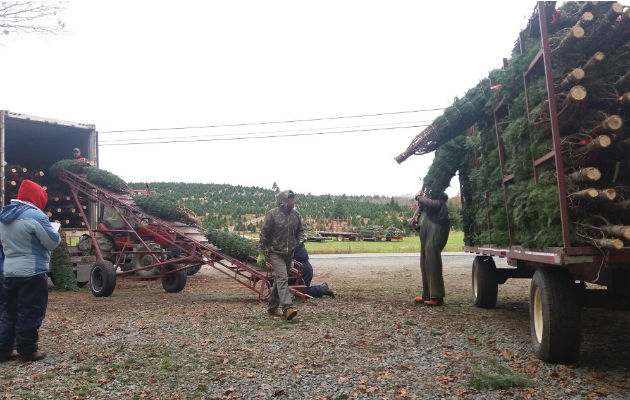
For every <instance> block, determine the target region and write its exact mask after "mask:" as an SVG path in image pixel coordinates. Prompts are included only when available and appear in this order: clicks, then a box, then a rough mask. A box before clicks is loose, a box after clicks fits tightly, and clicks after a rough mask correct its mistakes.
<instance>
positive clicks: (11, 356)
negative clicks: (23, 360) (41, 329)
mask: <svg viewBox="0 0 630 400" xmlns="http://www.w3.org/2000/svg"><path fill="white" fill-rule="evenodd" d="M18 356H19V354H18V353H17V351H15V349H14V350H10V351H3V352H0V362H6V361H13V360H15V359H16V358H18Z"/></svg>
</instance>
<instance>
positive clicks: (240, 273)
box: [60, 170, 309, 299]
mask: <svg viewBox="0 0 630 400" xmlns="http://www.w3.org/2000/svg"><path fill="white" fill-rule="evenodd" d="M60 179H61V180H62V181H63V182H65V183H67V184H68V185H69V186H70V191H71V192H72V196H73V198H74V201H75V202H76V204H77V206H78V209H79V212H80V213H81V217H82V218H83V221H84V222H85V226H86V228H87V230H88V232H89V235H90V238H91V239H92V243H93V247H94V249H95V250H96V253H97V257H98V259H99V260H103V254H102V253H101V251H100V249H99V247H98V245H97V242H96V237H95V235H94V233H95V232H103V233H107V234H114V233H127V234H129V235H131V236H133V237H134V238H135V240H137V243H133V244H131V243H130V244H129V246H128V245H127V244H123V248H122V249H120V250H115V251H113V252H112V253H113V254H115V255H116V261H115V263H114V267H115V268H116V269H117V270H119V267H120V263H121V262H122V261H123V260H124V259H125V257H126V256H133V255H134V254H150V255H151V256H152V257H153V259H154V260H155V261H156V262H155V263H153V264H150V265H146V266H143V267H140V268H135V269H131V270H127V271H120V270H119V271H117V273H116V276H117V277H121V278H130V279H134V278H135V279H137V278H142V279H146V278H162V277H164V276H167V275H171V274H174V273H175V272H177V271H181V270H185V269H189V268H194V267H198V266H201V265H204V264H207V265H210V266H211V267H213V268H214V269H216V270H217V271H220V272H221V273H223V274H225V275H227V276H229V277H230V278H232V279H234V280H236V281H237V282H238V283H240V284H241V285H243V286H245V287H247V288H249V289H251V290H253V291H254V292H256V293H258V297H259V298H261V299H262V298H265V297H268V296H269V294H270V293H271V288H272V283H273V272H272V270H271V267H270V265H269V264H268V265H267V268H266V269H265V270H264V271H261V270H259V269H256V268H255V267H254V266H252V265H250V264H249V263H246V262H243V261H240V260H237V259H234V258H231V257H228V256H226V255H224V254H222V253H221V252H219V251H218V250H217V249H216V248H214V247H213V246H212V245H211V244H209V243H208V242H207V241H206V240H205V236H204V235H203V231H202V230H201V229H194V230H195V231H196V232H194V233H191V232H190V228H191V226H189V225H180V226H178V225H177V224H173V223H172V222H167V221H164V220H162V219H160V218H157V217H155V216H152V215H150V214H147V213H146V212H144V211H142V210H140V209H139V208H138V207H136V206H135V203H134V201H133V199H132V198H131V197H130V196H129V195H125V194H118V193H114V192H112V191H109V190H107V189H104V188H102V187H100V186H98V185H95V184H93V183H91V182H89V181H87V179H85V177H84V176H82V175H78V174H75V173H73V172H70V171H67V170H63V171H62V172H61V174H60ZM78 193H81V194H83V195H84V196H86V197H87V198H88V199H90V200H93V201H95V202H97V203H99V204H102V205H104V206H106V207H110V208H112V209H113V210H114V211H115V212H116V213H117V214H118V215H119V217H120V218H121V220H122V221H123V222H124V223H125V225H126V226H127V228H128V229H100V228H98V229H95V228H94V227H92V226H91V225H90V223H89V220H88V218H87V217H86V215H85V213H84V212H83V207H82V206H81V202H80V200H79V196H78ZM141 224H142V226H143V229H144V230H145V231H146V232H148V233H150V234H151V235H152V236H154V237H159V238H160V239H162V240H167V241H168V242H169V245H170V246H173V247H176V248H178V249H179V250H180V251H181V252H182V254H185V256H182V257H179V258H175V259H166V252H165V251H164V250H160V251H153V250H143V251H137V250H136V247H138V246H139V245H140V244H142V245H143V246H144V248H145V249H149V247H148V246H147V244H146V243H145V241H144V240H143V239H142V237H141V235H140V234H139V233H138V231H137V230H136V229H135V228H134V226H140V225H141ZM200 238H203V239H201V240H200ZM174 264H184V266H182V267H179V268H173V269H169V268H168V267H167V266H168V265H174ZM296 266H297V267H298V268H297V269H295V270H294V271H292V272H291V273H290V275H289V279H290V282H292V283H293V284H291V285H290V286H289V290H290V291H291V293H292V294H293V295H295V296H297V297H301V298H307V297H309V296H308V295H306V294H305V293H303V292H304V290H306V286H305V285H304V284H303V283H304V280H303V279H302V276H301V272H300V270H301V264H299V263H296ZM155 267H159V268H160V271H161V273H160V274H157V275H151V276H146V275H144V276H136V275H134V273H135V272H136V271H139V270H146V269H152V268H155Z"/></svg>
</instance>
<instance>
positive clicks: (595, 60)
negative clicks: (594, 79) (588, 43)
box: [582, 51, 606, 71]
mask: <svg viewBox="0 0 630 400" xmlns="http://www.w3.org/2000/svg"><path fill="white" fill-rule="evenodd" d="M605 58H606V54H604V53H603V52H601V51H598V52H595V54H593V56H592V57H591V58H589V60H588V61H587V62H586V64H584V65H583V66H582V69H583V70H584V71H588V70H590V69H593V68H595V67H596V66H597V65H599V64H600V63H601V62H602V61H604V59H605Z"/></svg>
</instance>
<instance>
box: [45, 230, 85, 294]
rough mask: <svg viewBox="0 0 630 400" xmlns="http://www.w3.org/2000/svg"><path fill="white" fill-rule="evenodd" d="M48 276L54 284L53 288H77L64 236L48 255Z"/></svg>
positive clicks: (67, 289) (65, 289) (62, 289)
mask: <svg viewBox="0 0 630 400" xmlns="http://www.w3.org/2000/svg"><path fill="white" fill-rule="evenodd" d="M50 277H51V279H52V281H53V283H54V285H55V290H61V291H76V290H79V287H78V286H77V279H76V277H75V276H74V271H73V268H72V262H71V261H70V254H69V253H68V249H67V247H66V243H65V238H64V237H62V239H61V244H60V245H59V246H58V247H57V248H56V249H55V250H53V252H52V254H51V256H50Z"/></svg>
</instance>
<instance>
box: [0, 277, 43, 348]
mask: <svg viewBox="0 0 630 400" xmlns="http://www.w3.org/2000/svg"><path fill="white" fill-rule="evenodd" d="M2 291H3V292H4V296H5V298H4V301H3V303H2V304H0V352H7V351H11V349H13V344H14V343H15V345H16V348H17V351H18V353H20V354H31V353H34V352H36V351H37V341H38V339H39V334H38V330H39V327H40V326H41V325H42V322H43V321H44V316H45V315H46V307H47V306H48V282H47V278H46V274H38V275H34V276H29V277H20V278H7V277H5V278H4V285H3V287H2Z"/></svg>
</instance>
